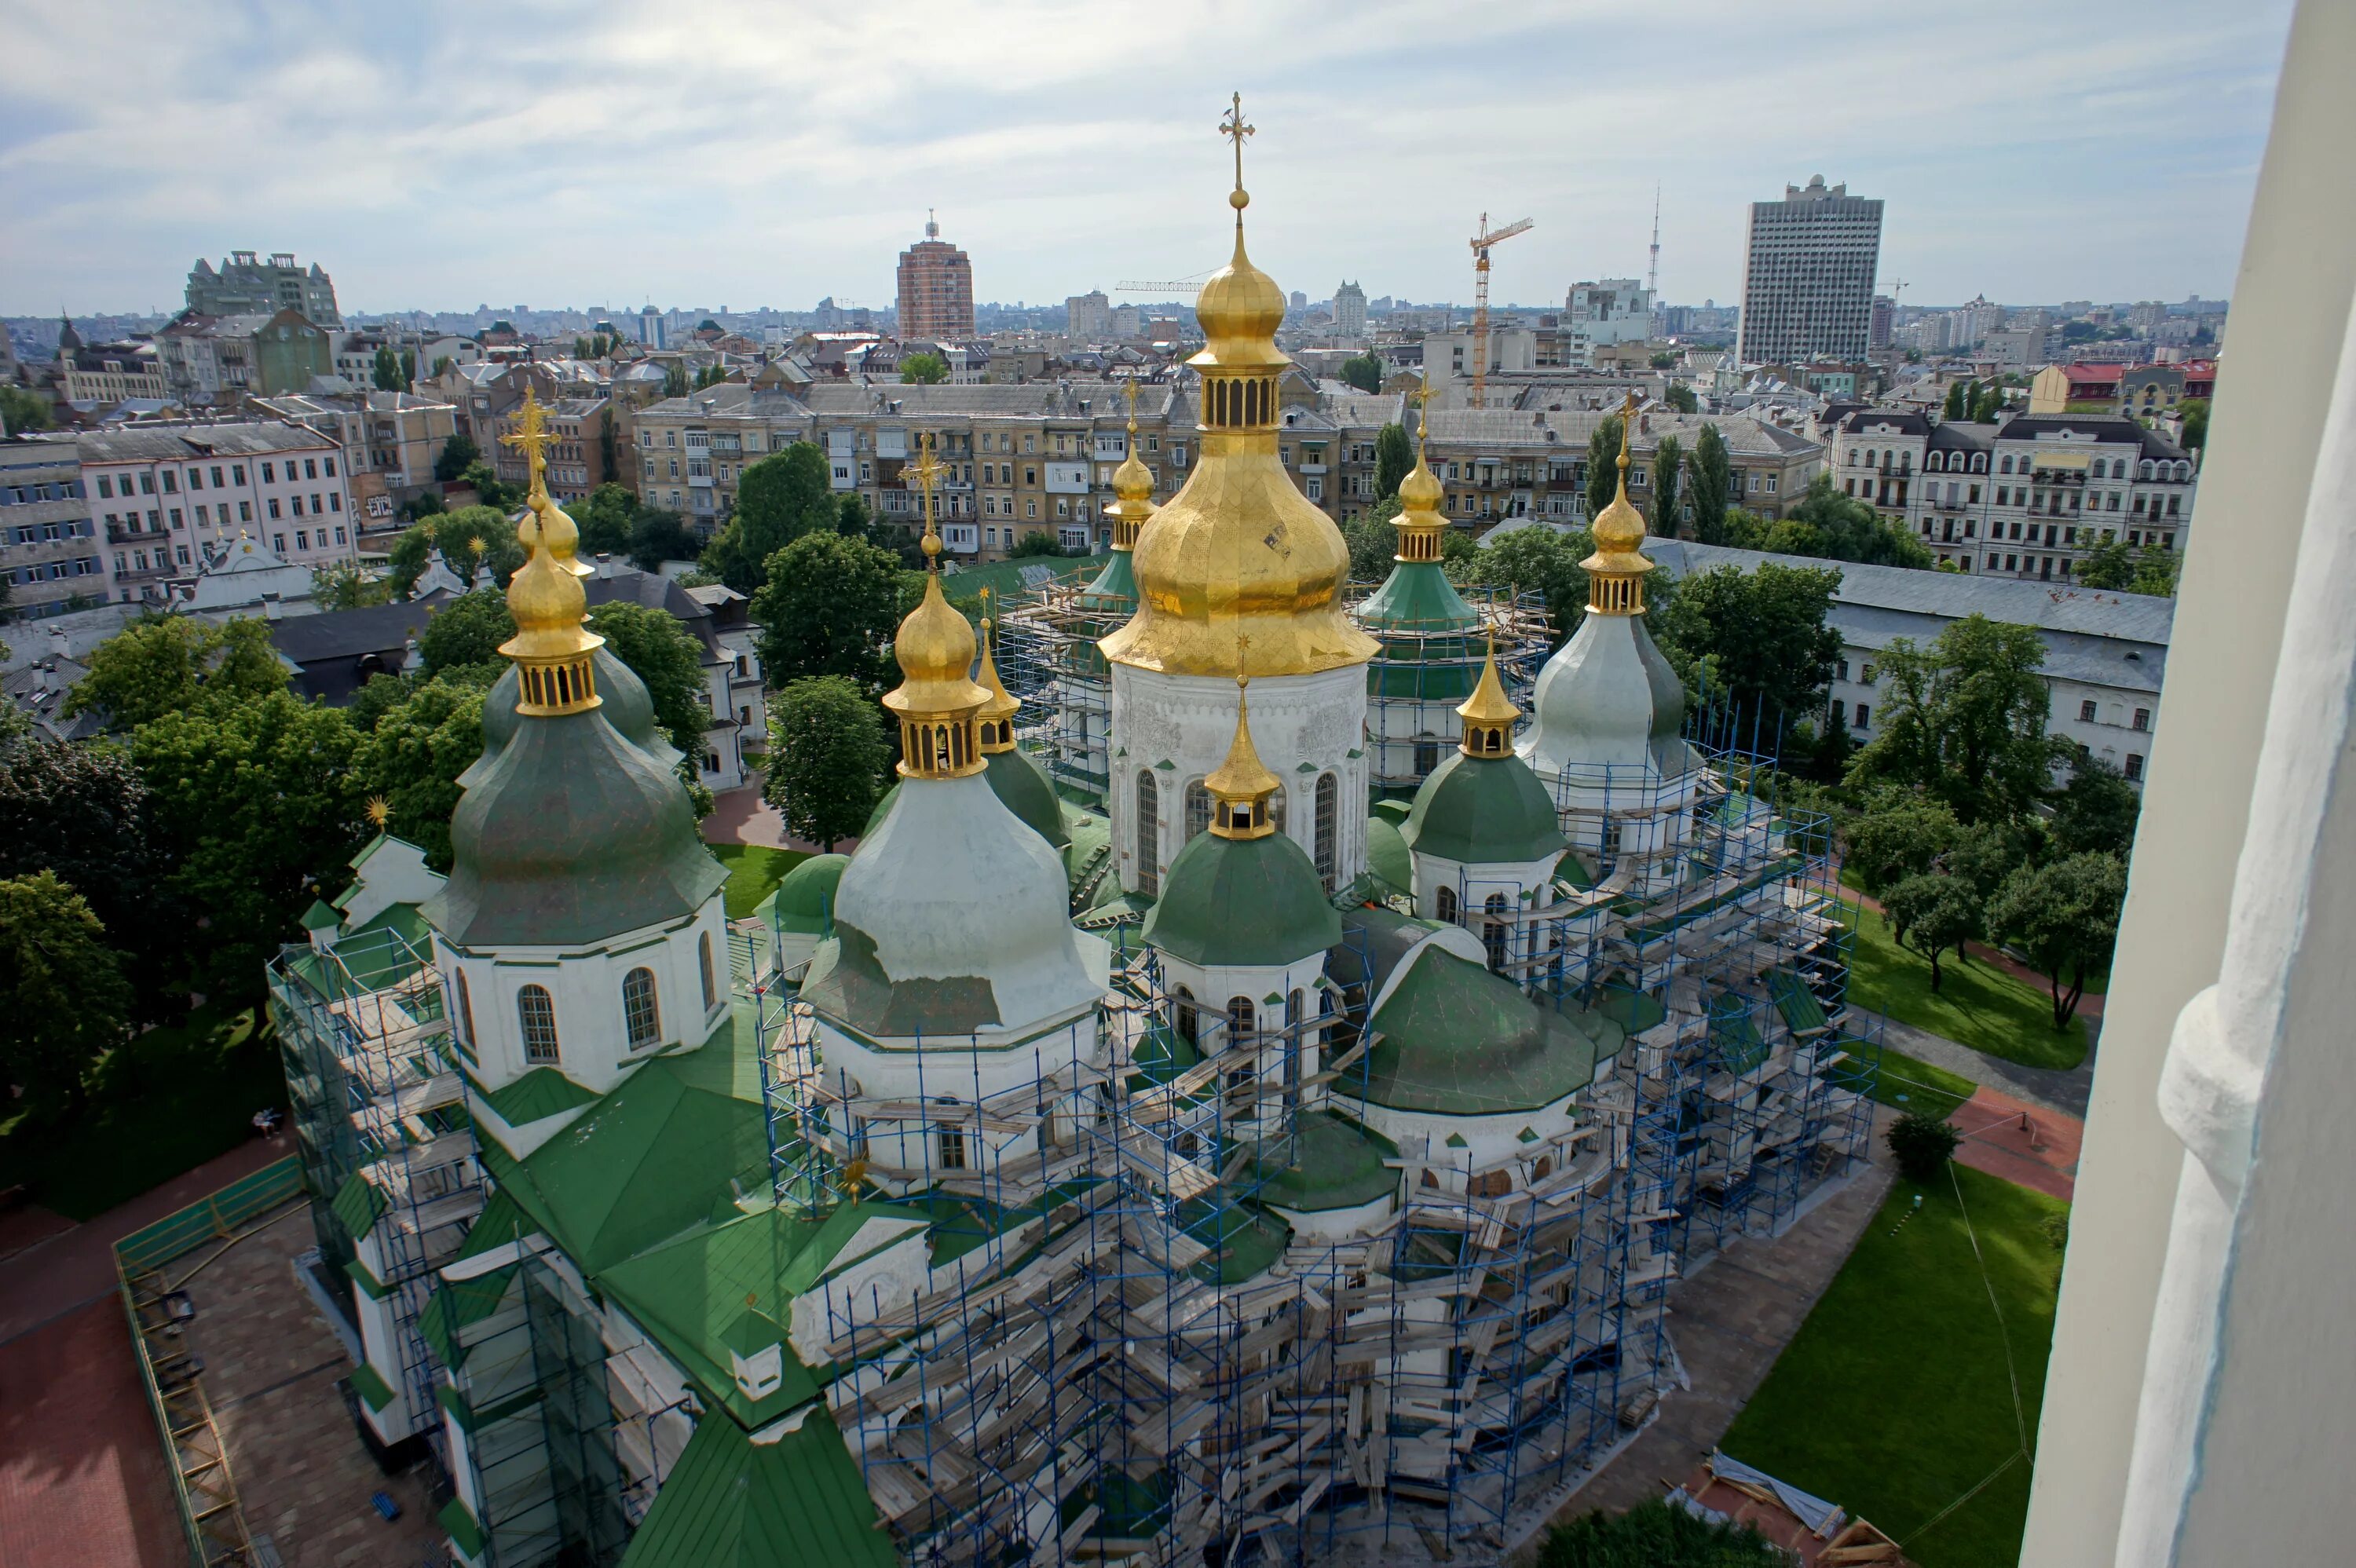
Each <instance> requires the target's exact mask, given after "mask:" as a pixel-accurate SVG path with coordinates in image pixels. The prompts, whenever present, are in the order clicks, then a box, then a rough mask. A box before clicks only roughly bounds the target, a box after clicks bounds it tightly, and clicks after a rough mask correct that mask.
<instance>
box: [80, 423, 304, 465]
mask: <svg viewBox="0 0 2356 1568" xmlns="http://www.w3.org/2000/svg"><path fill="white" fill-rule="evenodd" d="M74 444H75V447H76V448H77V450H79V451H80V453H81V460H82V461H83V462H84V463H181V462H186V461H188V460H189V459H192V458H202V457H268V456H270V455H272V454H273V453H280V452H312V451H317V450H319V449H321V448H325V449H327V450H328V451H333V450H335V445H336V443H335V442H334V441H333V440H332V439H330V438H329V437H327V436H324V435H321V434H320V433H319V432H317V431H315V430H312V429H311V428H309V427H308V426H306V425H299V424H294V423H291V422H287V421H266V422H265V421H258V420H257V421H247V422H244V423H240V424H174V425H152V424H149V425H137V426H126V427H124V428H123V429H119V430H108V431H90V432H83V433H82V434H80V435H77V436H76V437H74Z"/></svg>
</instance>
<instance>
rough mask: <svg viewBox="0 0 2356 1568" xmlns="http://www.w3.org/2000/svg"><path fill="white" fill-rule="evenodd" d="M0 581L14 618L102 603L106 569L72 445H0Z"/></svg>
mask: <svg viewBox="0 0 2356 1568" xmlns="http://www.w3.org/2000/svg"><path fill="white" fill-rule="evenodd" d="M0 582H5V584H6V585H7V600H6V607H7V611H8V613H10V614H11V615H15V616H17V617H19V618H22V619H25V620H29V621H37V620H42V619H45V618H46V617H48V616H50V615H61V614H63V613H66V611H67V610H69V609H76V608H82V607H84V606H85V605H86V604H88V603H95V602H96V601H99V600H102V599H104V598H106V597H107V596H108V595H107V585H106V562H105V560H104V558H103V557H102V554H101V553H100V549H99V543H98V539H97V528H96V526H95V525H94V524H93V523H92V522H91V516H90V503H89V501H88V500H87V499H86V498H85V495H84V491H83V487H82V474H81V455H80V453H79V452H78V451H77V450H76V448H75V446H74V443H73V442H72V441H71V440H70V439H65V438H58V437H48V438H37V437H25V436H12V437H9V438H7V439H5V440H0Z"/></svg>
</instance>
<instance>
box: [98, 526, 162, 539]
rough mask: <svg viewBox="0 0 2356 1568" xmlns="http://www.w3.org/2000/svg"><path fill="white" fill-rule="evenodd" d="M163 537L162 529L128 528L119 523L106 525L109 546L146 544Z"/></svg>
mask: <svg viewBox="0 0 2356 1568" xmlns="http://www.w3.org/2000/svg"><path fill="white" fill-rule="evenodd" d="M163 537H164V530H163V529H161V528H124V527H123V526H122V525H121V524H119V523H109V524H107V525H106V542H107V543H109V544H145V543H147V542H148V541H149V540H151V539H162V538H163Z"/></svg>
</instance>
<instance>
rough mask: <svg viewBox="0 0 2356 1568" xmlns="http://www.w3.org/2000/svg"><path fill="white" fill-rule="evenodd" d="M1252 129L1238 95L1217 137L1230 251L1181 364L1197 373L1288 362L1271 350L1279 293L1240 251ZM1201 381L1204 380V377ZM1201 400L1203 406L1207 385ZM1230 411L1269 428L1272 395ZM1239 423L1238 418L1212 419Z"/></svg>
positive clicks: (1203, 299)
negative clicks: (1227, 168)
mask: <svg viewBox="0 0 2356 1568" xmlns="http://www.w3.org/2000/svg"><path fill="white" fill-rule="evenodd" d="M1252 129H1253V128H1252V126H1250V125H1249V124H1248V123H1246V122H1245V120H1244V95H1243V94H1242V93H1240V92H1238V93H1237V94H1236V95H1235V97H1234V100H1233V101H1232V104H1231V106H1230V107H1229V109H1228V110H1227V112H1226V118H1225V119H1223V120H1221V121H1220V122H1219V134H1221V135H1222V136H1225V137H1226V138H1227V140H1229V141H1231V142H1233V143H1234V144H1236V188H1235V189H1234V190H1232V191H1230V192H1229V193H1228V195H1227V205H1228V206H1230V207H1232V208H1235V209H1236V251H1235V254H1234V255H1233V256H1231V257H1229V258H1228V260H1227V264H1226V266H1224V267H1222V268H1220V269H1219V270H1218V271H1217V272H1214V273H1212V274H1211V276H1210V281H1209V282H1207V283H1205V284H1204V285H1203V292H1202V293H1200V294H1198V295H1196V296H1195V299H1194V317H1195V319H1196V320H1197V321H1199V322H1200V323H1202V326H1203V338H1204V343H1203V351H1202V352H1201V353H1200V354H1197V355H1195V356H1194V357H1193V358H1192V359H1189V360H1188V361H1187V363H1188V364H1190V365H1193V366H1194V367H1195V368H1197V369H1203V370H1208V369H1210V368H1222V369H1227V370H1262V371H1267V370H1280V369H1282V368H1284V367H1285V366H1287V365H1290V364H1291V363H1292V361H1291V360H1290V358H1288V357H1286V356H1285V355H1284V354H1283V353H1281V352H1280V351H1279V349H1278V348H1277V347H1276V329H1277V328H1278V327H1280V326H1282V325H1284V291H1283V290H1282V289H1280V288H1278V287H1277V286H1276V280H1275V279H1274V278H1271V277H1269V275H1268V274H1267V273H1266V272H1261V271H1260V270H1259V269H1258V267H1255V266H1253V265H1252V262H1251V258H1250V257H1249V256H1248V255H1246V254H1245V253H1244V208H1247V207H1249V206H1250V205H1251V196H1250V193H1248V191H1246V190H1245V189H1244V138H1245V137H1247V136H1249V135H1250V134H1251V133H1252ZM1208 380H1209V377H1208V376H1207V375H1206V376H1205V382H1206V383H1207V382H1208ZM1238 390H1241V388H1240V387H1239V388H1238ZM1270 390H1271V391H1272V390H1273V384H1272V383H1271V386H1270ZM1209 400H1210V397H1209V388H1208V387H1207V385H1206V387H1205V402H1206V404H1207V403H1208V401H1209ZM1239 401H1240V400H1239ZM1235 412H1236V413H1237V414H1238V415H1241V414H1245V413H1248V414H1250V415H1252V416H1253V417H1251V418H1250V420H1249V421H1248V422H1249V423H1252V424H1273V423H1274V422H1275V419H1276V410H1275V406H1274V400H1273V398H1272V397H1271V398H1270V399H1269V400H1268V401H1267V405H1266V406H1265V407H1257V406H1256V407H1252V408H1243V407H1238V408H1237V410H1236V411H1235ZM1244 422H1247V421H1244V420H1243V419H1240V418H1237V419H1233V420H1227V421H1217V423H1218V424H1228V423H1235V424H1240V423H1244ZM1204 423H1205V428H1216V426H1215V422H1214V421H1212V420H1210V419H1209V418H1205V421H1204Z"/></svg>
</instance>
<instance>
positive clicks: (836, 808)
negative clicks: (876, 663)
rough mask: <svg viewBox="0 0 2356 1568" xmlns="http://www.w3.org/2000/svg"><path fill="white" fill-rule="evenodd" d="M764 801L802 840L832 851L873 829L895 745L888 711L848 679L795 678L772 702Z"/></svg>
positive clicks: (770, 706) (827, 677)
mask: <svg viewBox="0 0 2356 1568" xmlns="http://www.w3.org/2000/svg"><path fill="white" fill-rule="evenodd" d="M769 746H770V750H769V771H768V776H767V777H766V780H764V782H763V784H762V790H761V793H762V797H763V798H764V799H766V800H767V801H768V803H769V804H770V805H774V806H776V808H777V810H778V811H779V812H780V813H781V814H783V816H785V819H786V830H787V832H789V833H791V834H793V835H794V837H797V838H802V839H806V840H808V841H809V842H810V843H812V844H818V845H821V846H823V847H824V848H826V849H827V850H828V851H829V852H831V851H832V850H833V848H834V846H835V844H836V842H837V841H838V840H840V839H843V838H848V837H851V836H853V835H854V834H856V833H858V832H859V831H860V829H861V828H862V827H865V826H866V822H867V818H868V816H869V815H870V814H871V813H872V812H873V811H874V809H875V803H876V801H877V800H879V799H881V798H882V796H883V787H884V774H885V771H886V770H887V769H888V768H889V767H890V766H891V763H892V743H891V741H890V739H889V738H888V736H887V734H886V731H885V729H884V718H883V709H880V708H878V707H877V706H876V704H875V699H873V698H872V697H870V696H869V695H868V694H867V693H866V692H865V691H863V690H862V689H861V688H860V687H859V686H858V684H857V683H856V682H853V681H851V680H847V679H845V678H843V677H841V676H837V675H827V676H812V677H805V678H803V679H800V680H796V681H789V682H787V685H786V686H785V687H784V688H782V689H780V690H779V691H778V693H777V695H776V698H774V699H772V700H771V702H770V704H769Z"/></svg>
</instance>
